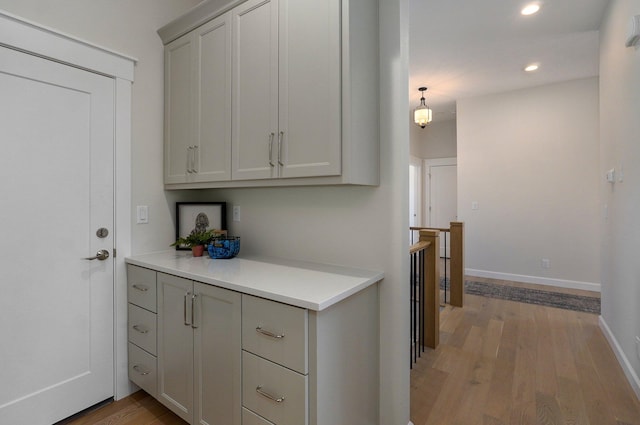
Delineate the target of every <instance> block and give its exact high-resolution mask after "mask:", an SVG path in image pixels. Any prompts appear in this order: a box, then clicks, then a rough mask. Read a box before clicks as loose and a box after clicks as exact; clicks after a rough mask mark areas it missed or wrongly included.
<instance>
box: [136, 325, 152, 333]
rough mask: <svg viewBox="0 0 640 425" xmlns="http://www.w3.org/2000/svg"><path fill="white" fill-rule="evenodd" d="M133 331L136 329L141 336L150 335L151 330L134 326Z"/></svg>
mask: <svg viewBox="0 0 640 425" xmlns="http://www.w3.org/2000/svg"><path fill="white" fill-rule="evenodd" d="M132 328H133V329H135V330H136V331H138V332H140V333H141V334H146V333H149V329H146V328H144V327H142V326H140V325H133V326H132Z"/></svg>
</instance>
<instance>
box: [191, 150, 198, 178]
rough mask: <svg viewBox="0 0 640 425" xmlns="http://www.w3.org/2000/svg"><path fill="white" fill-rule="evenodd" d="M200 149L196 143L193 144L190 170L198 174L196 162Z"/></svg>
mask: <svg viewBox="0 0 640 425" xmlns="http://www.w3.org/2000/svg"><path fill="white" fill-rule="evenodd" d="M199 152H200V151H199V150H198V145H194V146H193V160H192V161H191V172H192V173H194V174H198V169H197V168H196V164H197V163H198V161H197V159H198V157H197V156H196V155H198V153H199Z"/></svg>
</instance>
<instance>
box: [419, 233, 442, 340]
mask: <svg viewBox="0 0 640 425" xmlns="http://www.w3.org/2000/svg"><path fill="white" fill-rule="evenodd" d="M420 241H421V242H422V241H424V242H429V243H430V244H429V247H428V248H427V250H426V253H425V261H424V276H425V279H424V281H425V288H424V293H425V296H424V327H425V334H426V336H425V339H426V341H425V345H426V346H427V347H430V348H436V347H437V346H438V344H439V343H440V231H439V230H420Z"/></svg>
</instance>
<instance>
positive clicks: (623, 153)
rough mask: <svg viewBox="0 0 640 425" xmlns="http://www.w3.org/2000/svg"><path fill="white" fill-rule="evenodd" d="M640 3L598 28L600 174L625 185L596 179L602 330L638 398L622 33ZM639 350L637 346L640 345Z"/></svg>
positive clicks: (633, 59)
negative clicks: (610, 175)
mask: <svg viewBox="0 0 640 425" xmlns="http://www.w3.org/2000/svg"><path fill="white" fill-rule="evenodd" d="M637 14H640V0H612V1H611V3H610V4H609V9H608V12H607V15H606V17H605V19H604V21H603V24H602V27H601V29H600V115H601V120H602V121H601V126H600V140H601V160H600V167H599V169H600V175H601V176H604V174H605V172H606V171H607V170H609V169H611V168H615V169H616V172H617V173H618V174H617V177H618V179H619V177H620V171H623V172H624V176H623V181H622V182H620V181H619V180H618V179H617V180H618V181H616V183H614V184H610V183H606V182H605V181H604V179H600V181H599V188H600V190H601V196H602V209H603V210H604V209H605V208H606V210H607V211H608V216H604V217H603V220H602V223H603V224H602V229H603V232H602V237H603V249H602V316H601V325H602V326H601V327H602V330H603V331H604V333H605V335H606V336H607V338H608V339H609V342H610V343H611V346H612V348H613V349H614V351H615V353H616V355H617V356H618V359H619V360H620V363H621V365H622V367H623V369H624V371H625V373H626V375H627V378H628V379H629V382H630V383H631V384H632V386H633V388H634V390H635V392H636V395H637V396H638V398H640V378H638V377H639V376H640V352H637V351H636V350H640V347H639V348H636V342H635V338H636V337H638V336H640V309H639V308H638V303H639V302H640V274H639V269H638V246H640V219H639V218H640V191H638V185H640V173H639V172H638V169H639V168H640V143H639V142H638V140H639V137H638V135H640V120H639V119H638V116H639V113H640V49H639V48H638V47H636V48H626V47H625V46H624V43H625V40H626V28H627V24H628V20H629V18H630V17H631V16H633V15H637ZM639 345H640V343H639Z"/></svg>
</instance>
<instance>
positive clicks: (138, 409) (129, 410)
mask: <svg viewBox="0 0 640 425" xmlns="http://www.w3.org/2000/svg"><path fill="white" fill-rule="evenodd" d="M78 416H79V417H75V418H72V419H70V420H66V421H62V422H61V423H59V424H57V425H187V423H186V422H185V421H183V420H182V419H180V418H179V417H178V416H176V415H175V414H174V413H173V412H171V411H170V410H169V409H167V408H166V407H164V406H163V405H162V404H160V403H159V402H158V401H156V400H155V399H154V398H153V397H151V396H150V395H149V394H147V393H145V392H144V391H138V392H137V393H134V394H132V395H130V396H129V397H125V398H123V399H122V400H118V401H115V402H113V403H110V404H108V405H106V406H103V407H101V408H99V409H97V410H95V411H93V412H88V413H85V414H83V415H78Z"/></svg>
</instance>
